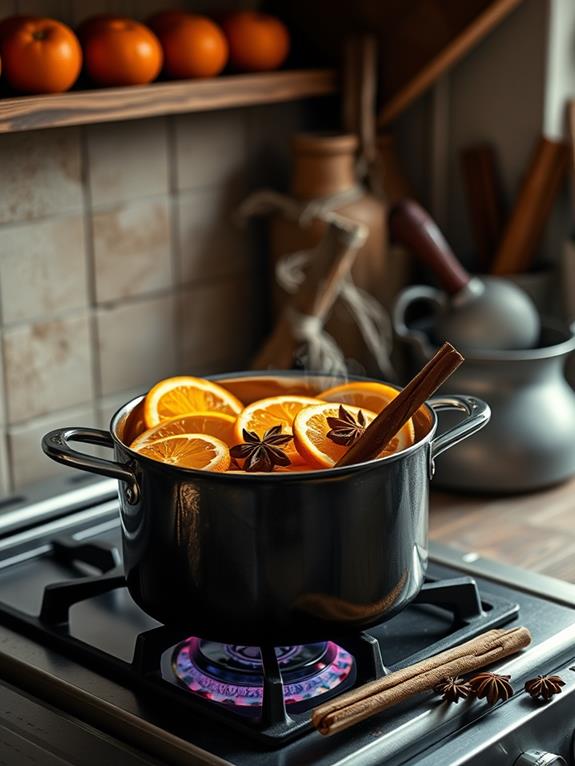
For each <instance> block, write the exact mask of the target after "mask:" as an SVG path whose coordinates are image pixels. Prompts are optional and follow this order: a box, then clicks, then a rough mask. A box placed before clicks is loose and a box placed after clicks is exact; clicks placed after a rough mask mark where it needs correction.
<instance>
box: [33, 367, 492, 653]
mask: <svg viewBox="0 0 575 766" xmlns="http://www.w3.org/2000/svg"><path fill="white" fill-rule="evenodd" d="M284 377H285V376H284ZM253 378H254V376H253V375H252V374H250V376H249V378H243V379H240V382H244V383H245V381H246V380H248V379H253ZM300 378H301V374H300ZM234 379H235V380H238V376H234ZM259 379H260V381H263V382H264V384H265V381H266V379H268V380H272V379H273V373H270V374H269V375H261V376H259ZM291 380H294V381H295V380H296V377H292V378H291ZM221 382H222V383H224V384H226V381H221ZM301 382H302V381H301V380H300V383H301ZM326 382H327V383H328V385H329V384H333V383H334V382H336V381H334V380H333V379H331V380H329V381H326V377H325V376H316V377H315V378H314V377H313V376H309V375H308V376H306V378H305V384H306V386H307V390H311V391H313V390H315V391H319V390H322V388H324V387H326ZM228 384H229V386H230V387H233V381H232V383H228ZM260 388H261V387H260ZM300 388H301V386H300ZM276 393H277V392H276ZM140 401H141V397H140V398H139V399H134V400H133V401H131V402H129V403H128V404H126V405H125V406H124V407H123V408H122V409H121V410H120V411H119V412H118V413H116V415H115V416H114V417H113V419H112V422H111V426H110V432H109V433H108V432H106V431H98V430H94V429H83V428H69V429H59V430H57V431H53V432H51V433H50V434H47V435H46V436H45V437H44V440H43V448H44V450H45V452H46V453H47V454H48V455H49V456H50V457H52V458H53V459H55V460H58V461H60V462H62V463H66V464H68V465H72V466H75V467H77V468H81V469H83V470H88V471H93V472H97V473H102V474H104V475H107V476H113V477H115V478H118V479H119V480H120V493H119V494H120V512H121V518H122V529H123V547H124V565H125V572H126V580H127V586H128V588H129V591H130V594H131V595H132V597H133V598H134V600H135V601H136V603H137V604H139V606H140V607H141V608H142V609H144V611H146V612H147V613H148V614H149V615H151V616H152V617H154V618H155V619H157V620H159V621H160V622H162V623H165V624H171V625H177V626H181V627H183V628H185V629H186V630H189V631H190V633H193V634H196V635H200V636H202V637H204V638H207V639H212V640H216V641H224V642H232V643H243V644H262V643H270V644H276V645H277V644H281V643H303V642H310V641H315V640H320V639H325V638H327V637H330V636H331V637H333V636H337V635H338V634H339V635H341V634H343V633H346V632H348V631H352V630H357V629H363V628H367V627H369V626H370V625H373V624H375V623H378V622H380V621H382V620H384V619H386V618H388V617H391V616H392V615H393V614H395V613H396V612H397V611H399V610H400V609H402V608H403V607H404V606H405V605H406V604H407V603H408V602H409V601H410V600H411V599H413V598H414V596H415V595H416V594H417V592H418V591H419V589H420V587H421V585H422V582H423V578H424V574H425V570H426V562H427V514H428V489H429V479H430V475H431V474H432V473H433V466H434V458H435V457H436V456H437V454H439V452H442V451H443V450H444V449H447V447H449V446H451V445H452V444H454V443H455V442H457V441H460V440H461V439H463V438H465V436H467V435H468V434H470V433H472V432H473V431H475V430H477V429H478V428H480V427H481V426H482V425H483V424H484V423H485V422H487V420H488V418H489V409H488V407H487V406H486V405H485V404H483V403H482V402H479V401H477V400H474V399H472V398H469V397H456V398H452V397H447V398H442V399H438V400H436V401H435V402H431V403H430V405H429V406H424V407H422V408H421V410H420V411H419V412H418V413H417V416H416V428H417V436H418V441H417V443H416V444H414V445H413V446H412V447H411V448H410V449H408V450H406V451H404V452H403V453H400V454H398V455H395V456H390V457H387V458H384V459H382V460H377V461H372V462H369V463H365V464H361V465H356V466H351V467H348V468H342V469H330V470H324V471H310V472H299V473H277V474H271V475H270V474H217V473H211V472H206V471H194V470H186V469H179V468H175V467H173V466H170V465H166V464H162V463H159V462H157V461H154V460H150V459H148V458H145V457H143V456H142V455H139V454H137V453H136V452H134V451H132V450H131V449H129V447H127V446H126V445H125V444H124V443H123V441H122V439H123V433H124V428H125V426H126V422H127V420H128V418H129V417H130V414H131V413H132V412H133V411H134V409H135V408H136V407H137V406H138V404H139V402H140ZM445 408H451V409H457V410H459V411H461V412H463V413H465V415H466V416H467V417H466V419H464V420H463V421H462V422H460V423H459V425H458V426H456V427H455V428H454V429H452V430H451V431H450V433H449V434H445V435H444V436H442V437H439V438H437V437H435V432H436V425H437V418H436V414H435V411H436V410H441V409H445ZM73 440H76V441H85V442H92V443H99V444H105V445H107V446H111V447H113V449H114V461H113V462H112V461H107V460H102V459H99V458H93V457H89V456H87V455H84V454H82V453H79V452H77V451H76V450H74V449H73V448H72V447H71V446H70V443H69V442H70V441H73Z"/></svg>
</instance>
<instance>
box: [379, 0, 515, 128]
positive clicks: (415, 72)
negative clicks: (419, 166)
mask: <svg viewBox="0 0 575 766" xmlns="http://www.w3.org/2000/svg"><path fill="white" fill-rule="evenodd" d="M521 2H522V0H492V2H490V3H488V4H487V5H486V4H485V3H477V2H474V3H470V2H469V0H466V2H465V3H462V2H456V3H453V2H451V3H449V2H446V0H439V1H437V0H436V1H435V2H426V3H411V4H404V5H406V8H405V9H404V10H403V12H402V14H401V16H399V18H397V19H395V23H394V24H393V26H391V27H390V29H391V30H392V31H391V32H390V36H391V37H392V39H391V40H390V41H389V44H388V45H385V43H386V42H387V41H386V40H385V39H384V40H383V43H382V59H383V60H382V88H383V91H384V94H386V95H387V94H389V95H387V98H386V100H385V102H384V104H383V107H382V108H381V110H380V113H379V117H378V125H379V127H380V128H384V127H386V126H388V125H389V124H390V123H391V122H393V121H394V120H395V119H397V117H399V115H400V114H402V113H403V112H404V111H405V110H406V109H407V107H408V106H409V105H410V104H411V103H413V101H414V100H415V99H416V98H418V97H419V96H421V94H422V93H424V92H425V91H426V90H427V89H428V88H429V87H431V86H432V85H433V84H434V83H435V82H436V81H437V80H438V79H439V77H441V75H442V74H443V73H444V72H447V71H448V70H449V69H450V68H451V67H452V66H453V65H454V64H456V63H457V62H458V61H459V60H460V59H461V58H463V56H465V55H466V54H467V53H468V52H469V51H470V50H471V49H472V48H473V47H474V46H476V45H477V44H478V43H479V42H480V41H481V40H482V39H483V38H484V37H485V36H486V35H487V34H488V33H489V32H491V31H492V30H493V29H495V27H497V25H498V24H500V23H501V22H502V21H503V19H505V18H506V17H507V16H508V14H509V13H511V11H513V10H514V9H515V8H516V7H517V6H518V5H520V4H521ZM380 5H384V4H380ZM465 16H467V17H468V18H467V23H464V24H463V25H461V20H462V17H465Z"/></svg>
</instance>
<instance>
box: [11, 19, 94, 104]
mask: <svg viewBox="0 0 575 766" xmlns="http://www.w3.org/2000/svg"><path fill="white" fill-rule="evenodd" d="M10 21H12V22H13V23H10V24H5V26H4V31H3V32H2V41H1V54H2V64H3V75H4V77H5V78H6V81H7V82H8V84H9V85H10V87H11V88H13V89H14V90H17V91H20V92H21V93H63V92H64V91H67V90H69V89H70V88H71V87H72V85H73V84H74V83H75V82H76V80H77V79H78V75H79V74H80V70H81V68H82V49H81V47H80V43H79V42H78V38H77V37H76V35H75V34H74V32H72V30H71V29H70V27H68V26H66V24H62V23H61V22H59V21H56V20H55V19H48V18H34V17H31V18H27V19H25V20H20V21H15V17H11V19H6V20H5V22H10Z"/></svg>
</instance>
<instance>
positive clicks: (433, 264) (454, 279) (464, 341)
mask: <svg viewBox="0 0 575 766" xmlns="http://www.w3.org/2000/svg"><path fill="white" fill-rule="evenodd" d="M389 227H390V234H391V237H392V239H393V240H395V241H396V242H401V243H402V244H404V245H406V246H407V247H409V248H410V249H411V250H412V251H413V253H414V254H415V255H416V256H417V257H418V258H419V259H420V260H421V261H422V262H423V263H425V264H426V265H427V266H428V267H429V268H431V269H432V270H433V271H434V273H435V275H436V276H437V278H438V279H439V281H440V283H441V286H442V287H443V290H444V291H445V292H442V291H440V290H436V289H435V288H433V287H427V286H422V285H417V286H414V287H410V288H407V290H404V291H403V293H401V295H400V296H399V298H398V301H397V303H396V310H398V311H400V313H401V314H402V315H403V314H405V313H406V311H407V309H408V306H409V305H410V304H412V303H415V302H417V301H426V302H428V303H430V304H431V305H432V306H433V308H434V312H435V316H434V320H433V327H432V330H431V331H432V334H433V337H434V340H436V341H443V340H448V341H450V342H451V343H453V344H454V345H456V346H457V347H458V348H461V349H462V351H466V350H470V349H479V350H482V349H483V350H487V349H493V350H495V349H500V350H502V349H526V348H533V346H535V345H536V344H537V341H538V338H539V328H540V322H539V317H538V314H537V310H536V308H535V306H534V304H533V302H532V301H531V299H530V298H529V297H528V296H527V295H526V293H524V292H523V290H521V289H520V288H519V287H517V286H516V285H514V284H513V283H512V282H509V281H508V280H505V279H501V278H497V277H482V278H479V277H476V276H473V277H472V276H471V275H470V274H468V273H467V271H466V270H465V269H464V268H463V266H462V265H461V264H460V263H459V261H458V260H457V258H456V257H455V255H454V254H453V252H452V250H451V248H450V247H449V245H448V244H447V242H446V240H445V238H444V237H443V234H442V233H441V231H440V230H439V228H438V227H437V226H436V224H435V222H434V221H433V220H432V219H431V217H430V216H429V215H428V213H427V212H426V211H425V210H424V209H423V208H422V207H421V206H420V205H418V204H417V203H416V202H414V201H413V200H403V201H401V202H398V203H397V204H396V205H394V206H393V208H392V210H391V213H390V219H389Z"/></svg>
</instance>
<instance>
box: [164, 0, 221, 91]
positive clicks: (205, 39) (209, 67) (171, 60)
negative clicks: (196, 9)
mask: <svg viewBox="0 0 575 766" xmlns="http://www.w3.org/2000/svg"><path fill="white" fill-rule="evenodd" d="M159 37H160V42H161V43H162V48H163V49H164V69H165V71H166V73H167V74H168V75H169V76H170V77H175V78H176V79H183V80H185V79H187V78H190V77H214V76H215V75H217V74H219V73H220V72H221V71H222V69H223V68H224V67H225V65H226V63H227V60H228V44H227V42H226V38H225V36H224V33H223V32H222V30H221V29H220V27H218V25H217V24H215V23H214V22H213V21H210V19H208V18H207V17H205V16H197V15H193V14H188V15H187V16H186V18H183V19H179V20H178V21H176V22H174V23H171V24H166V26H165V27H164V29H163V30H162V31H161V32H160V33H159Z"/></svg>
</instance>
